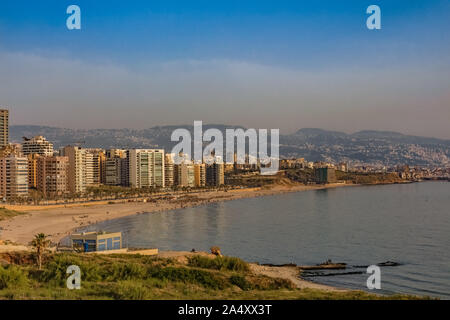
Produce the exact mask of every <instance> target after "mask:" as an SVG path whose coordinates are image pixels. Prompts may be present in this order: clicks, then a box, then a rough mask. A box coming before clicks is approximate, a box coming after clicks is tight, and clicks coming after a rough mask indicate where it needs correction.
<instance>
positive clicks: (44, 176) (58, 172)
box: [37, 156, 69, 197]
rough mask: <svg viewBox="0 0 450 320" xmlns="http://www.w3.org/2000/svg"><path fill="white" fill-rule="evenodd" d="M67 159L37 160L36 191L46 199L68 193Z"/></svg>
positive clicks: (50, 158) (39, 158)
mask: <svg viewBox="0 0 450 320" xmlns="http://www.w3.org/2000/svg"><path fill="white" fill-rule="evenodd" d="M68 169H69V158H68V157H56V156H55V157H53V156H52V157H38V158H37V189H38V190H39V191H40V192H42V193H43V194H44V196H46V197H55V196H62V195H65V194H67V193H68V192H69V188H68Z"/></svg>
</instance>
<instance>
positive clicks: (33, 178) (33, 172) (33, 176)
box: [27, 154, 40, 189]
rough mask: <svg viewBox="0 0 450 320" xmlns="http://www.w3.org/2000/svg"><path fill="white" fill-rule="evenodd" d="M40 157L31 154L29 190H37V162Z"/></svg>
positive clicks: (28, 157)
mask: <svg viewBox="0 0 450 320" xmlns="http://www.w3.org/2000/svg"><path fill="white" fill-rule="evenodd" d="M39 157H40V155H38V154H29V155H28V156H27V159H28V189H31V188H33V189H36V188H37V178H38V175H37V160H38V158H39Z"/></svg>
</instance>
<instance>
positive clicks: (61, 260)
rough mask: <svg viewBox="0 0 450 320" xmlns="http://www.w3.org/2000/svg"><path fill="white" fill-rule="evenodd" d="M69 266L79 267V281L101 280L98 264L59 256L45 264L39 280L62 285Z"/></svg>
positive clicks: (70, 256) (62, 255) (68, 256)
mask: <svg viewBox="0 0 450 320" xmlns="http://www.w3.org/2000/svg"><path fill="white" fill-rule="evenodd" d="M71 265H76V266H79V267H80V270H81V279H82V280H83V281H100V280H101V279H102V272H101V271H102V270H101V268H100V267H99V266H98V264H96V263H93V262H88V261H83V260H81V259H80V258H79V257H76V256H74V255H70V254H59V255H55V256H54V257H53V259H52V260H51V261H50V262H49V263H47V264H46V266H45V271H44V272H43V273H42V275H41V280H43V281H47V282H50V281H52V282H56V283H59V284H63V283H65V282H66V279H67V277H68V274H67V273H66V272H67V268H68V267H69V266H71Z"/></svg>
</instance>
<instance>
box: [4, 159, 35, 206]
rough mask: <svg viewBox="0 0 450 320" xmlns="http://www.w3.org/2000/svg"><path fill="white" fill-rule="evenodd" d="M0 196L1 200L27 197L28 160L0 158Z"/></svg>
mask: <svg viewBox="0 0 450 320" xmlns="http://www.w3.org/2000/svg"><path fill="white" fill-rule="evenodd" d="M0 196H1V197H2V198H3V199H12V198H15V197H26V196H28V159H27V158H26V157H18V156H15V155H9V156H7V157H4V158H0Z"/></svg>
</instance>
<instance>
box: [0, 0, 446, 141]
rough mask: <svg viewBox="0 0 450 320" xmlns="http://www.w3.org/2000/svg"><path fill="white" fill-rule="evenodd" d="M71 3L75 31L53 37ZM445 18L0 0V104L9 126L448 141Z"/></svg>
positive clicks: (311, 7) (416, 5)
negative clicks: (264, 131)
mask: <svg viewBox="0 0 450 320" xmlns="http://www.w3.org/2000/svg"><path fill="white" fill-rule="evenodd" d="M71 4H77V5H79V6H80V7H81V15H82V29H81V30H74V31H69V30H68V29H67V28H66V18H67V17H68V15H67V14H66V8H67V6H68V5H71ZM370 4H377V5H379V6H380V7H381V12H382V29H381V30H375V31H371V30H368V29H367V28H366V23H365V20H366V18H367V17H368V15H367V14H366V13H365V11H366V8H367V7H368V6H369V5H370ZM449 16H450V1H448V0H443V1H422V0H420V1H419V0H417V1H413V0H408V1H361V0H359V1H299V0H296V1H280V0H279V1H275V0H273V1H262V0H259V1H250V0H247V1H244V0H241V1H231V0H228V1H211V0H209V1H194V0H184V1H170V0H164V1H151V0H148V1H111V0H109V1H100V0H96V1H87V0H85V1H83V0H71V1H63V0H57V1H40V2H37V1H35V2H34V3H29V1H24V0H15V1H10V0H2V1H1V2H0V106H6V107H8V108H9V109H10V110H11V116H10V118H11V123H12V124H37V125H50V126H58V127H69V128H125V127H128V128H146V127H151V126H155V125H165V124H192V123H193V121H194V120H203V121H204V122H205V123H224V124H236V125H243V126H247V127H257V128H280V129H282V132H285V133H287V132H293V131H295V130H297V129H299V128H303V127H319V128H325V129H332V130H340V131H345V132H354V131H358V130H365V129H375V130H394V131H400V132H403V133H408V134H417V135H425V136H436V137H440V138H447V139H450V125H449V123H450V76H449V75H450V36H449V32H450V19H449Z"/></svg>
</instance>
